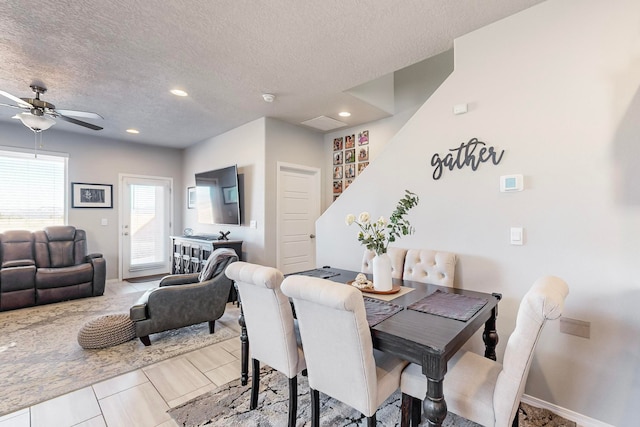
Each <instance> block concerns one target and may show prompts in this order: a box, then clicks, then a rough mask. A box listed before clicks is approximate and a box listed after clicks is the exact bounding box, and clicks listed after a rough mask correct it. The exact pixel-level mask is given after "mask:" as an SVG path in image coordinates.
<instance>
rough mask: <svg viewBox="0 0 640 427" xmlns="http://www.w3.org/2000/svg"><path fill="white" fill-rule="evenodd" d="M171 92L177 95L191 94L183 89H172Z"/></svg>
mask: <svg viewBox="0 0 640 427" xmlns="http://www.w3.org/2000/svg"><path fill="white" fill-rule="evenodd" d="M170 92H171V93H172V94H174V95H175V96H189V94H188V93H187V92H185V91H183V90H181V89H171V90H170Z"/></svg>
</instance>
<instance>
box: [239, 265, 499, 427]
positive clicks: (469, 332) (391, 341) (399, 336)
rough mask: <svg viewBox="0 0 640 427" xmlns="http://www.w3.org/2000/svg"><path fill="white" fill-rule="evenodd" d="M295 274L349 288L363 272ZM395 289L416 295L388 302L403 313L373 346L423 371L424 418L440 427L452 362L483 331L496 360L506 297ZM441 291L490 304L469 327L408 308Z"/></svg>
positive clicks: (389, 321)
mask: <svg viewBox="0 0 640 427" xmlns="http://www.w3.org/2000/svg"><path fill="white" fill-rule="evenodd" d="M295 274H304V275H308V276H314V277H321V278H325V279H327V280H331V281H333V282H338V283H347V282H350V281H353V280H354V279H355V278H356V276H357V274H358V272H355V271H348V270H341V269H336V268H323V269H316V270H310V271H308V272H301V273H295ZM369 278H370V277H369ZM393 284H394V286H396V285H399V286H404V287H407V288H412V289H413V290H412V291H410V292H407V293H403V294H402V295H400V296H398V297H397V298H394V299H392V300H390V301H389V302H390V303H391V304H394V305H397V306H400V307H402V310H400V311H398V312H397V313H395V314H393V315H391V316H390V317H388V318H386V319H385V320H383V321H381V322H380V323H377V324H375V325H374V326H371V336H372V339H373V346H374V348H376V349H378V350H380V351H384V352H388V353H391V354H394V355H396V356H398V357H400V358H402V359H404V360H407V361H409V362H412V363H416V364H418V365H420V366H422V373H423V374H424V375H425V377H426V379H427V394H426V396H425V398H424V400H423V411H424V415H425V417H426V418H427V419H428V423H429V424H428V425H429V426H441V425H442V422H443V421H444V419H445V417H446V416H447V404H446V401H445V396H444V391H445V390H443V381H444V377H445V374H446V373H447V362H448V361H449V359H451V357H452V356H453V355H454V354H455V353H456V352H457V351H458V350H460V348H461V347H462V346H463V345H464V343H466V342H467V341H468V340H469V339H470V338H471V337H472V336H473V335H474V334H475V333H476V332H477V331H478V330H479V329H480V328H481V327H482V326H483V325H484V331H483V334H482V339H483V341H484V344H485V353H484V356H485V357H488V358H490V359H493V360H496V352H495V348H496V345H497V344H498V333H497V331H496V317H497V315H498V302H499V301H500V299H501V297H502V296H501V294H497V293H492V294H488V293H483V292H476V291H471V290H466V289H459V288H449V287H445V286H436V285H430V284H425V283H420V282H414V281H409V280H401V279H393ZM438 290H439V291H440V292H446V293H449V294H459V295H464V296H467V297H471V298H479V299H484V300H486V301H487V303H486V304H485V305H484V306H482V307H481V308H480V309H479V310H478V311H477V312H476V313H475V314H473V316H472V317H471V318H469V319H468V320H466V321H461V320H457V319H453V318H449V317H445V315H446V313H445V315H442V313H441V314H430V313H426V312H423V311H417V310H415V309H408V308H407V307H409V306H411V305H412V304H415V303H417V302H419V301H421V300H422V299H423V298H425V297H426V296H428V295H431V294H433V293H435V292H436V291H438ZM363 295H364V296H366V297H369V298H376V296H377V295H376V294H371V293H363ZM241 307H242V305H241ZM239 323H240V326H241V328H242V332H241V335H240V341H241V344H242V345H241V349H242V353H241V365H242V366H241V370H242V371H241V382H242V385H246V384H247V382H248V378H249V376H248V368H249V340H248V337H247V333H246V328H245V325H244V318H243V315H242V311H241V314H240V319H239Z"/></svg>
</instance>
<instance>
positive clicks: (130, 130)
mask: <svg viewBox="0 0 640 427" xmlns="http://www.w3.org/2000/svg"><path fill="white" fill-rule="evenodd" d="M127 133H133V134H136V135H137V134H139V133H140V131H139V130H137V129H127Z"/></svg>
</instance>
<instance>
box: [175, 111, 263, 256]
mask: <svg viewBox="0 0 640 427" xmlns="http://www.w3.org/2000/svg"><path fill="white" fill-rule="evenodd" d="M233 164H237V165H238V174H242V175H244V191H243V195H242V198H243V202H244V206H243V209H242V213H241V215H242V218H243V223H242V225H241V226H234V225H211V224H199V223H198V218H197V213H196V210H195V209H187V202H186V188H187V187H189V186H194V185H195V174H196V173H198V172H206V171H208V170H212V169H218V168H223V167H227V166H231V165H233ZM264 165H265V118H261V119H258V120H254V121H252V122H250V123H247V124H245V125H243V126H240V127H238V128H235V129H233V130H230V131H229V132H226V133H224V134H222V135H219V136H216V137H213V138H209V139H206V140H204V141H202V142H200V143H198V144H196V145H194V146H191V147H189V148H187V149H186V150H185V151H184V163H183V165H182V166H183V168H182V170H183V180H184V188H182V195H183V196H182V204H181V206H182V212H183V217H184V221H183V224H182V229H184V228H187V227H189V228H192V229H193V230H194V232H195V234H214V235H217V234H218V232H219V231H230V232H231V234H230V235H229V239H231V240H242V241H243V242H244V243H243V246H242V251H243V253H244V255H243V259H244V260H245V261H248V262H254V263H258V264H262V263H264V262H265V259H264V246H265V185H264V182H265V166H264ZM251 220H255V221H256V222H257V225H258V226H257V228H255V229H254V228H250V227H249V223H250V221H251ZM176 232H177V234H181V230H177V231H176Z"/></svg>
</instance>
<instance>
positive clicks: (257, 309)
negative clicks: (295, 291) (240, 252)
mask: <svg viewBox="0 0 640 427" xmlns="http://www.w3.org/2000/svg"><path fill="white" fill-rule="evenodd" d="M225 274H226V275H227V277H228V278H229V279H231V280H233V281H234V282H235V284H236V286H237V287H238V293H239V294H240V302H241V307H242V316H243V317H244V323H245V325H246V327H247V334H248V335H249V342H250V346H249V349H250V351H251V359H252V363H253V367H252V370H253V372H252V377H251V378H252V379H251V400H250V403H249V409H255V408H256V407H257V405H258V391H259V389H260V362H262V363H265V364H267V365H269V366H271V367H272V368H273V369H275V370H277V371H279V372H281V373H283V374H284V375H286V376H287V378H288V379H289V427H295V426H296V420H297V412H298V379H297V377H298V373H300V372H302V371H303V370H305V369H306V367H307V365H306V360H305V356H304V353H303V351H302V344H301V343H300V339H299V335H298V333H297V331H296V326H295V323H294V319H293V309H292V308H291V303H290V302H289V299H288V298H287V297H286V296H285V295H284V294H283V293H282V291H281V290H280V285H281V284H282V280H283V279H284V276H283V275H282V272H280V270H277V269H275V268H272V267H265V266H262V265H257V264H250V263H248V262H234V263H233V264H231V265H229V267H227V269H226V270H225Z"/></svg>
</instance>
